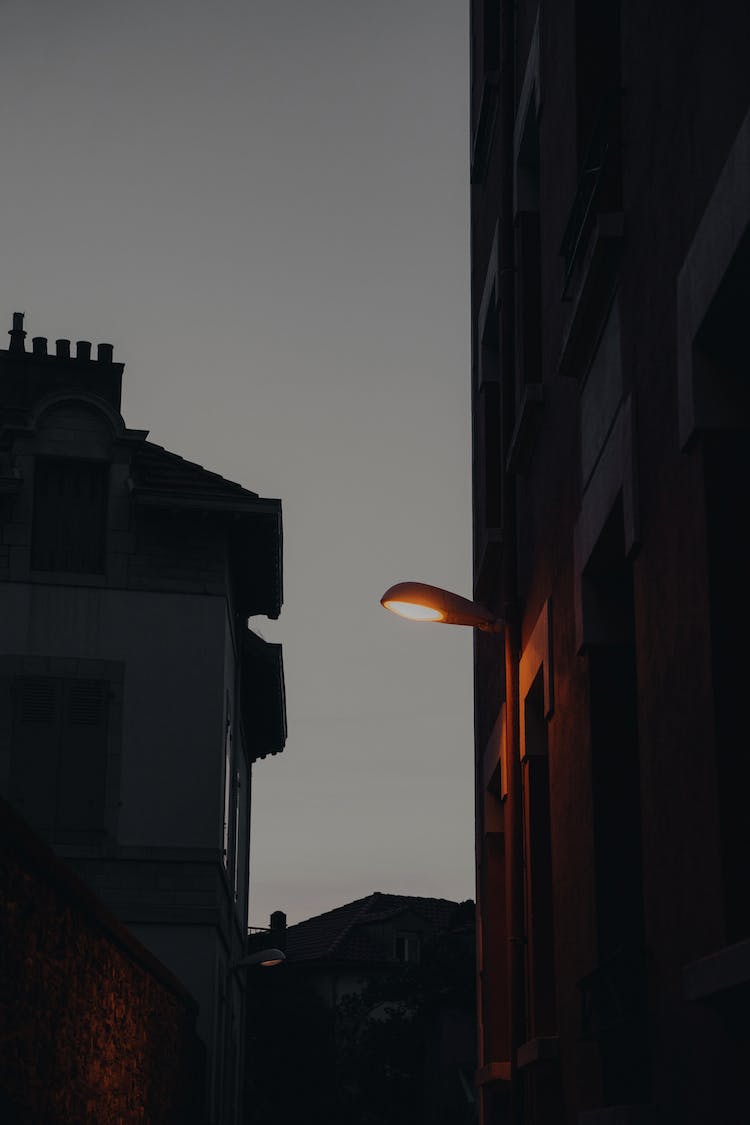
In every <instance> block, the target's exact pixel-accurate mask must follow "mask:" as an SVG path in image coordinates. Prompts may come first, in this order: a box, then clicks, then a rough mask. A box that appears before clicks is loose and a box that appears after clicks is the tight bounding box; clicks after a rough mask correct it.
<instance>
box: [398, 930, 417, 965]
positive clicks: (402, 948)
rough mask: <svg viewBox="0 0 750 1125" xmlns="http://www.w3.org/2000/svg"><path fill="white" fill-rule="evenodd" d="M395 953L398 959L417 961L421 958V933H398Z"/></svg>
mask: <svg viewBox="0 0 750 1125" xmlns="http://www.w3.org/2000/svg"><path fill="white" fill-rule="evenodd" d="M395 955H396V960H397V961H404V962H407V961H408V962H412V963H413V962H416V961H418V960H419V934H415V933H398V934H396V945H395Z"/></svg>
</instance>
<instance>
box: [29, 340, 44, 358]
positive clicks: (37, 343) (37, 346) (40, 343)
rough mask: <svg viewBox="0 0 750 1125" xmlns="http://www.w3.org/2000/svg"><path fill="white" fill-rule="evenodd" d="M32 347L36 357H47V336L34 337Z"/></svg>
mask: <svg viewBox="0 0 750 1125" xmlns="http://www.w3.org/2000/svg"><path fill="white" fill-rule="evenodd" d="M31 347H32V349H33V352H34V355H46V354H47V337H46V336H34V337H32V340H31Z"/></svg>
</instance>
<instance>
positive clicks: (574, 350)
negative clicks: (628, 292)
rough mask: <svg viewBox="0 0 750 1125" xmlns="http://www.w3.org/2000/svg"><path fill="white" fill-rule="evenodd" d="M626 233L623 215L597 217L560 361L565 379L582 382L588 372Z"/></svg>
mask: <svg viewBox="0 0 750 1125" xmlns="http://www.w3.org/2000/svg"><path fill="white" fill-rule="evenodd" d="M623 231H624V219H623V215H622V213H621V212H619V211H617V212H613V213H612V214H603V215H597V217H596V222H595V225H594V229H593V230H592V232H591V235H590V239H589V246H588V252H587V254H586V257H585V259H584V261H583V262H582V263H581V266H580V268H579V271H578V273H577V284H576V291H575V295H571V299H572V302H573V311H572V314H571V317H570V323H569V327H568V331H567V334H566V337H565V342H564V344H563V347H562V352H561V354H560V359H559V362H558V373H559V374H560V375H562V376H567V377H571V378H575V379H581V378H582V377H583V376H584V375H585V374H586V372H587V371H588V367H589V363H590V361H591V358H592V356H593V354H594V349H595V347H596V343H597V340H598V338H599V331H600V329H601V326H602V324H603V323H604V320H605V318H606V313H607V309H608V307H609V304H610V301H611V296H612V292H613V289H614V284H615V279H616V274H617V266H618V261H619V255H620V248H621V246H622V241H623Z"/></svg>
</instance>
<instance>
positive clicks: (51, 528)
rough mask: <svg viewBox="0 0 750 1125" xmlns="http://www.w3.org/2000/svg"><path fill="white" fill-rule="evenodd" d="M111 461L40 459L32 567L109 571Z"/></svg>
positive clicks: (87, 571) (36, 489)
mask: <svg viewBox="0 0 750 1125" xmlns="http://www.w3.org/2000/svg"><path fill="white" fill-rule="evenodd" d="M108 478H109V464H108V463H107V462H102V461H79V460H74V459H73V458H53V457H38V458H37V460H36V466H35V469H34V520H33V526H32V539H31V569H32V570H42V571H45V570H46V571H68V572H74V573H79V574H102V573H103V572H104V558H105V555H104V547H105V531H106V514H107V485H108Z"/></svg>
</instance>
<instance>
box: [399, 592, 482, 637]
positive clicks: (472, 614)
mask: <svg viewBox="0 0 750 1125" xmlns="http://www.w3.org/2000/svg"><path fill="white" fill-rule="evenodd" d="M380 604H381V605H382V606H385V608H386V609H390V610H391V612H392V613H397V614H399V616H400V617H407V618H408V619H409V620H410V621H442V622H443V623H444V624H445V625H469V626H471V627H472V628H474V629H481V630H482V631H483V632H485V633H499V632H501V631H502V629H503V627H504V623H503V621H502V620H501V619H500V618H499V617H496V616H495V614H494V613H490V611H489V610H488V609H486V608H485V607H484V606H483V605H480V604H479V603H478V602H472V601H469V600H468V598H462V597H460V595H459V594H452V593H451V592H450V591H449V590H443V589H441V588H440V587H439V586H429V585H427V584H426V583H424V582H397V583H396V585H395V586H391V587H389V589H387V590H386V592H385V593H384V594H383V596H382V598H381V599H380Z"/></svg>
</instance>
